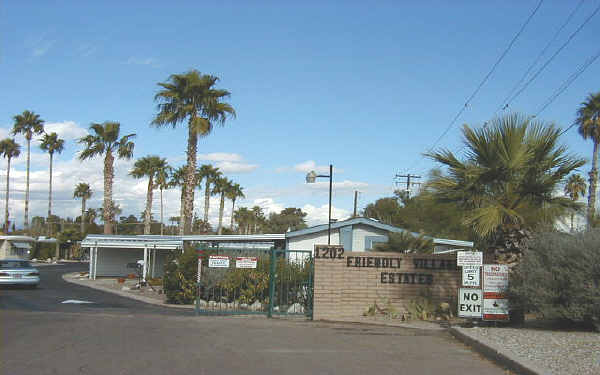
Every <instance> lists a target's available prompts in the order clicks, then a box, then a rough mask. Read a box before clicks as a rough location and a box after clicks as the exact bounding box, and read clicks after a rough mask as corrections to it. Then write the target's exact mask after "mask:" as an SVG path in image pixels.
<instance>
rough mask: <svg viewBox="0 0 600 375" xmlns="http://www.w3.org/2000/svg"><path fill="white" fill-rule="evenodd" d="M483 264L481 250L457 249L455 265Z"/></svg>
mask: <svg viewBox="0 0 600 375" xmlns="http://www.w3.org/2000/svg"><path fill="white" fill-rule="evenodd" d="M482 264H483V253H482V252H481V251H457V252H456V265H457V266H459V267H464V266H479V267H481V265H482Z"/></svg>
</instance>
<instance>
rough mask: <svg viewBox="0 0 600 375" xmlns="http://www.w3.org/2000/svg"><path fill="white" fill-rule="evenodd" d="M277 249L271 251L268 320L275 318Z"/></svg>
mask: <svg viewBox="0 0 600 375" xmlns="http://www.w3.org/2000/svg"><path fill="white" fill-rule="evenodd" d="M275 261H276V257H275V249H271V262H270V264H269V311H268V313H267V317H268V318H272V317H273V305H274V302H273V300H274V299H275V269H276V268H275Z"/></svg>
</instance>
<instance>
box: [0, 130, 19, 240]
mask: <svg viewBox="0 0 600 375" xmlns="http://www.w3.org/2000/svg"><path fill="white" fill-rule="evenodd" d="M20 154H21V146H20V145H19V144H17V143H16V142H15V140H14V139H11V138H5V139H3V140H2V141H0V155H2V157H5V158H6V161H7V165H6V204H5V206H4V232H5V233H8V225H9V223H8V193H9V190H10V189H9V181H10V160H11V159H12V158H16V157H18V156H19V155H20Z"/></svg>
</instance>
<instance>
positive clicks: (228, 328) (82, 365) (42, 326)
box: [0, 264, 506, 375]
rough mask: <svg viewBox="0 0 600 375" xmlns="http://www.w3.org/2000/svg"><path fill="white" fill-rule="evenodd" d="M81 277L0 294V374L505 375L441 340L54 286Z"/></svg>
mask: <svg viewBox="0 0 600 375" xmlns="http://www.w3.org/2000/svg"><path fill="white" fill-rule="evenodd" d="M84 268H85V267H84V265H81V264H70V265H61V266H46V267H43V268H42V267H40V271H41V278H42V287H40V288H39V289H37V290H28V289H6V288H5V289H2V290H0V322H1V325H0V329H1V340H2V341H1V342H0V374H2V375H13V374H15V375H18V374H61V375H62V374H136V375H137V374H144V375H153V374H157V375H158V374H160V375H164V374H260V375H264V374H377V375H383V374H415V375H416V374H445V375H452V374H461V375H464V374H475V373H476V374H478V375H486V374H498V375H500V374H506V372H505V371H503V370H502V369H500V368H499V367H497V366H496V365H494V364H493V363H491V362H489V361H487V360H485V359H483V358H481V357H480V356H478V355H477V354H474V353H473V352H472V351H471V350H469V349H468V348H467V347H465V346H463V345H462V344H460V343H458V342H456V341H455V340H454V339H452V338H451V337H450V336H449V335H448V334H447V333H446V332H445V331H439V330H436V331H434V330H431V331H426V330H414V329H406V328H391V327H381V326H368V325H359V324H338V323H323V322H307V321H299V320H280V319H272V320H268V319H265V318H262V317H261V318H245V317H201V318H198V317H195V316H193V315H192V313H191V312H189V311H185V310H180V309H170V308H164V307H159V306H153V305H147V304H144V303H141V302H137V301H133V300H129V299H126V298H123V297H119V296H116V295H113V294H109V293H105V292H101V291H97V290H92V289H89V288H85V287H82V286H77V285H73V284H69V283H66V282H64V281H63V280H62V279H61V277H60V276H61V274H63V273H65V272H72V271H75V270H78V269H84ZM68 299H77V300H85V301H91V302H94V303H93V304H83V305H71V304H62V303H61V302H62V301H64V300H68Z"/></svg>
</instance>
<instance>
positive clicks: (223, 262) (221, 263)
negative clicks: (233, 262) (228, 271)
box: [208, 255, 229, 268]
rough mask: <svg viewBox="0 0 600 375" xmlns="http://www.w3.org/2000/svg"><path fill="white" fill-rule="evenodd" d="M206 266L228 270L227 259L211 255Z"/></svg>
mask: <svg viewBox="0 0 600 375" xmlns="http://www.w3.org/2000/svg"><path fill="white" fill-rule="evenodd" d="M208 266H209V267H213V268H229V257H226V256H221V255H211V256H209V257H208Z"/></svg>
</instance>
